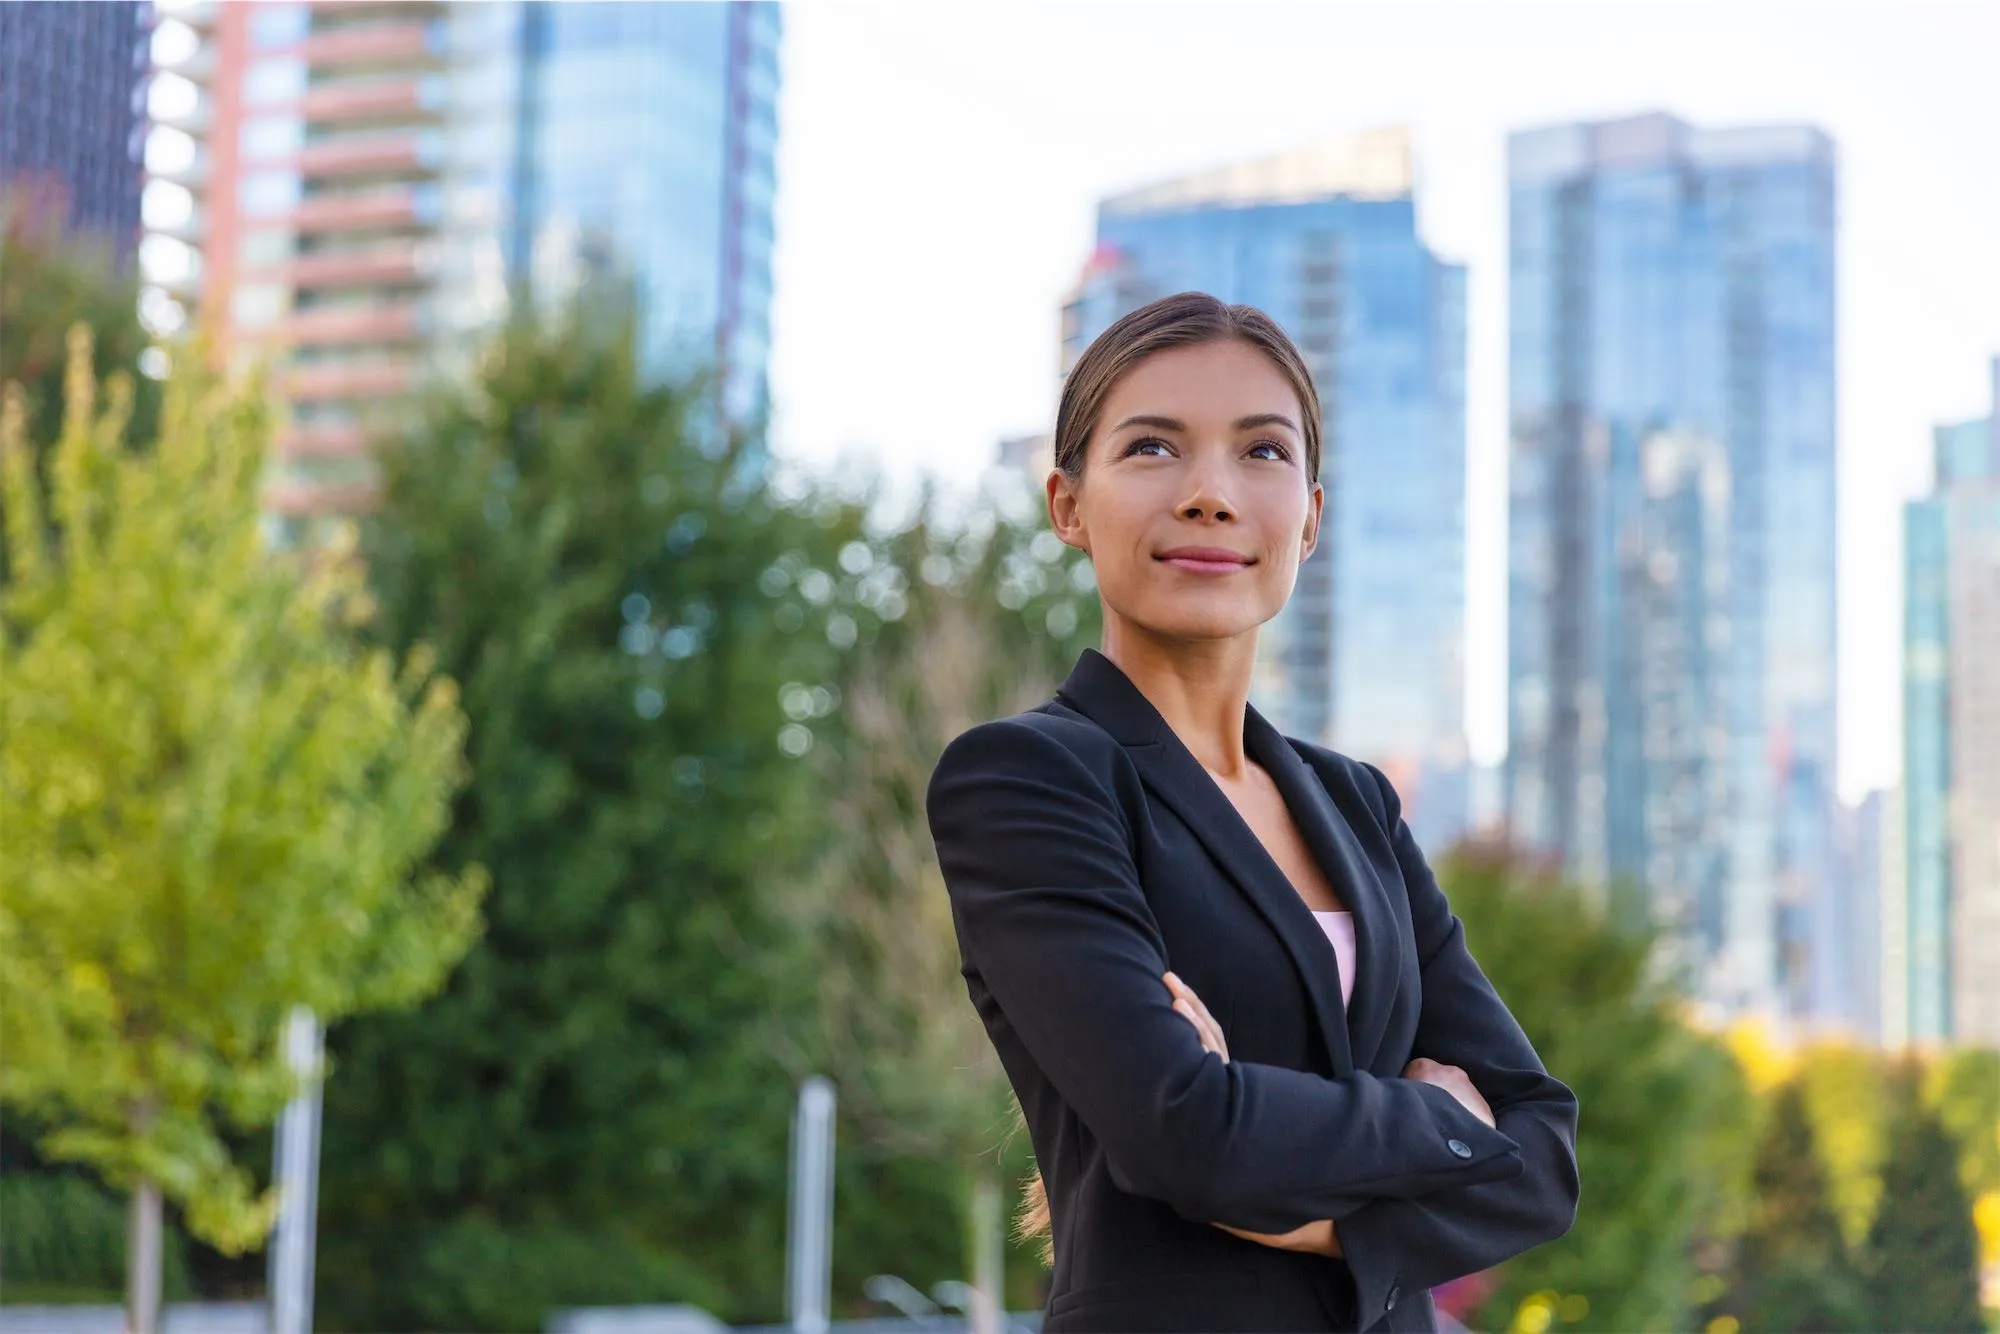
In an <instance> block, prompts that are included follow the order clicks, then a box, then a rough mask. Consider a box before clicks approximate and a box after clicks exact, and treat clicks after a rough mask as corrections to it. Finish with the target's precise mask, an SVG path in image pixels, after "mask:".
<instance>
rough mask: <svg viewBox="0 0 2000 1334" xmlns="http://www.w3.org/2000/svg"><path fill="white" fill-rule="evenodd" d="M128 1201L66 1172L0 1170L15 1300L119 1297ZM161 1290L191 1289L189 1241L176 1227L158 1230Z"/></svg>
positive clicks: (1, 1259) (3, 1242) (3, 1275)
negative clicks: (34, 1294) (29, 1294)
mask: <svg viewBox="0 0 2000 1334" xmlns="http://www.w3.org/2000/svg"><path fill="white" fill-rule="evenodd" d="M125 1235H126V1213H125V1207H124V1205H123V1204H122V1203H120V1202H119V1201H118V1200H117V1199H115V1198H114V1197H112V1196H111V1195H108V1194H106V1193H105V1191H104V1190H103V1189H102V1188H101V1187H98V1186H96V1185H94V1184H92V1183H91V1182H90V1181H88V1180H86V1179H85V1178H83V1177H81V1176H76V1175H73V1174H69V1173H64V1174H38V1175H33V1176H27V1175H16V1174H11V1173H10V1174H8V1175H4V1176H0V1281H4V1283H5V1285H6V1296H7V1298H8V1299H9V1300H11V1301H24V1300H28V1298H27V1297H26V1296H24V1295H23V1294H24V1293H26V1292H30V1291H33V1292H40V1293H43V1294H45V1296H44V1297H43V1300H92V1301H104V1302H118V1301H121V1300H122V1299H123V1293H122V1289H123V1287H124V1283H125ZM161 1243H162V1244H161V1251H162V1265H161V1292H162V1293H163V1294H164V1295H165V1296H166V1298H167V1300H169V1301H178V1300H182V1299H184V1298H186V1297H187V1296H188V1295H189V1293H190V1287H189V1284H188V1267H187V1258H186V1249H185V1245H184V1243H183V1241H182V1239H181V1236H180V1233H179V1231H178V1230H177V1229H174V1228H167V1229H165V1230H164V1231H163V1233H162V1237H161Z"/></svg>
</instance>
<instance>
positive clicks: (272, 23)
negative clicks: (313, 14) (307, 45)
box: [250, 4, 310, 51]
mask: <svg viewBox="0 0 2000 1334" xmlns="http://www.w3.org/2000/svg"><path fill="white" fill-rule="evenodd" d="M309 26H310V20H309V18H308V16H307V14H306V7H305V6H304V5H270V4H266V5H259V6H258V7H257V12H256V13H255V14H253V15H252V16H251V18H250V42H251V45H253V46H255V47H256V48H257V49H258V50H259V51H270V50H273V49H275V48H277V47H284V46H292V45H294V44H296V43H298V42H302V41H304V40H305V37H306V30H307V28H308V27H309Z"/></svg>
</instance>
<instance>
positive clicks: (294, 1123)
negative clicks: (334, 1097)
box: [270, 1006, 321, 1334]
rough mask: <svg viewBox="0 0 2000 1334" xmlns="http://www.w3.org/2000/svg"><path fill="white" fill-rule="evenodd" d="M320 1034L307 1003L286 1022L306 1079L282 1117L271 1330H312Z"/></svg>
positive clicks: (289, 1045)
mask: <svg viewBox="0 0 2000 1334" xmlns="http://www.w3.org/2000/svg"><path fill="white" fill-rule="evenodd" d="M320 1058H321V1033H320V1027H319V1021H318V1020H317V1019H316V1018H314V1016H313V1013H312V1011H310V1010H308V1009H306V1008H305V1007H304V1006H296V1007H294V1008H293V1010H292V1013H291V1018H290V1020H289V1022H287V1024H286V1025H285V1059H286V1062H287V1063H288V1064H289V1065H290V1066H291V1068H292V1072H293V1073H294V1074H296V1075H298V1076H299V1078H300V1079H302V1080H303V1081H305V1082H304V1085H303V1086H302V1087H301V1088H300V1090H299V1093H298V1096H297V1097H295V1098H293V1099H292V1101H291V1102H290V1103H289V1104H287V1105H286V1107H285V1111H284V1114H283V1115H282V1116H281V1117H280V1118H279V1120H278V1134H277V1144H276V1146H275V1153H276V1162H275V1164H274V1170H273V1172H272V1176H273V1178H274V1180H275V1184H276V1185H277V1187H278V1226H277V1230H276V1232H275V1233H273V1235H272V1238H271V1249H270V1266H271V1274H270V1285H271V1334H309V1331H310V1330H311V1329H312V1302H313V1251H314V1230H315V1225H314V1220H315V1216H316V1214H317V1213H318V1208H319V1117H320V1084H319V1076H320Z"/></svg>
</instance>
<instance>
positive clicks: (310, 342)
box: [284, 301, 423, 347]
mask: <svg viewBox="0 0 2000 1334" xmlns="http://www.w3.org/2000/svg"><path fill="white" fill-rule="evenodd" d="M422 334H423V318H422V316H421V314H420V313H419V312H418V310H417V307H416V304H415V303H414V302H409V301H402V302H394V303H391V302H386V301H384V302H370V303H368V304H365V305H353V306H329V307H322V308H319V309H309V310H302V311H299V312H297V313H296V314H294V315H293V316H292V317H291V318H290V319H288V320H286V321H285V324H284V338H285V341H286V342H288V343H291V344H292V345H293V346H294V347H302V346H312V347H348V346H352V345H353V344H356V343H412V342H415V341H416V340H417V339H418V338H419V337H421V336H422Z"/></svg>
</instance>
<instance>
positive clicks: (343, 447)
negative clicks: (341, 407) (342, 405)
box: [278, 422, 368, 459]
mask: <svg viewBox="0 0 2000 1334" xmlns="http://www.w3.org/2000/svg"><path fill="white" fill-rule="evenodd" d="M367 452H368V431H367V429H366V428H365V427H362V426H360V425H357V424H355V423H353V422H343V423H340V424H337V425H335V424H327V425H323V426H292V427H289V428H287V429H286V430H285V432H284V433H283V434H282V435H280V436H279V437H278V455H279V457H281V458H285V459H351V458H359V457H360V456H362V455H364V454H366V453H367Z"/></svg>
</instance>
